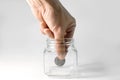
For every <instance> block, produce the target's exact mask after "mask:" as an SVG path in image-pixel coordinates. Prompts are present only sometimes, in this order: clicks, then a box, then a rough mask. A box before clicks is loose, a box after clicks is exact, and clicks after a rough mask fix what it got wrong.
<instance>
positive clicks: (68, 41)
mask: <svg viewBox="0 0 120 80" xmlns="http://www.w3.org/2000/svg"><path fill="white" fill-rule="evenodd" d="M56 45H61V46H69V47H70V46H74V40H73V38H64V40H55V39H47V48H55V46H56Z"/></svg>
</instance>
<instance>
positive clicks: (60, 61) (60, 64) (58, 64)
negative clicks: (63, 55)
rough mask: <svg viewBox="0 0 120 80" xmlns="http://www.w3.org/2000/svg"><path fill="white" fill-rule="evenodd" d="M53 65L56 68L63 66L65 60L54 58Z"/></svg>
mask: <svg viewBox="0 0 120 80" xmlns="http://www.w3.org/2000/svg"><path fill="white" fill-rule="evenodd" d="M55 64H56V65H57V66H63V65H64V64H65V59H63V60H60V59H59V58H58V57H56V58H55Z"/></svg>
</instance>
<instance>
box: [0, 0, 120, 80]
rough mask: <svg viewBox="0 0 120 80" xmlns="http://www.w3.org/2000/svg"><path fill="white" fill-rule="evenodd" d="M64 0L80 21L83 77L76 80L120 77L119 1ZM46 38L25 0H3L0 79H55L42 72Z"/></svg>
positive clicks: (78, 43) (78, 41)
mask: <svg viewBox="0 0 120 80" xmlns="http://www.w3.org/2000/svg"><path fill="white" fill-rule="evenodd" d="M61 1H62V3H63V4H64V5H65V7H66V8H67V9H68V10H69V11H70V12H71V14H72V15H73V16H74V17H75V18H76V20H77V28H76V31H75V36H74V38H75V44H76V47H77V49H78V53H79V64H80V65H81V66H82V68H83V71H81V72H83V74H82V75H83V76H81V77H80V78H78V79H75V80H120V77H119V76H120V68H119V67H120V36H119V35H120V24H119V22H120V15H119V14H120V11H119V8H120V5H119V4H120V1H119V0H76V1H75V0H61ZM45 40H46V37H44V36H43V35H41V34H40V32H39V24H38V22H37V20H36V19H35V18H34V17H33V15H32V14H31V11H30V9H29V6H28V5H27V3H26V2H25V0H10V1H8V0H0V80H46V79H49V80H52V79H51V78H49V77H47V76H45V75H44V74H43V67H42V66H43V62H42V58H43V57H42V54H43V50H44V48H45V45H46V44H45ZM96 65H97V67H96ZM95 68H97V69H95ZM100 70H102V73H101V71H100ZM85 72H86V73H85ZM94 72H95V73H94ZM99 73H100V75H99ZM96 74H98V75H96ZM101 74H102V75H101ZM55 80H58V79H55Z"/></svg>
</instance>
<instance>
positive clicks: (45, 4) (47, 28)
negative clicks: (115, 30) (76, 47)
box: [27, 0, 76, 59]
mask: <svg viewBox="0 0 120 80" xmlns="http://www.w3.org/2000/svg"><path fill="white" fill-rule="evenodd" d="M27 2H28V4H29V5H30V7H31V10H32V12H33V15H34V16H35V17H36V18H37V19H38V21H39V23H40V31H41V32H42V34H44V35H47V36H48V37H49V38H52V39H55V41H56V52H57V55H58V58H59V59H64V58H65V55H66V53H67V48H66V47H65V44H64V38H72V37H73V34H74V30H75V26H76V21H75V18H74V17H72V16H71V14H70V13H69V12H68V11H67V10H66V9H65V8H64V6H63V5H62V4H61V3H60V1H59V0H27Z"/></svg>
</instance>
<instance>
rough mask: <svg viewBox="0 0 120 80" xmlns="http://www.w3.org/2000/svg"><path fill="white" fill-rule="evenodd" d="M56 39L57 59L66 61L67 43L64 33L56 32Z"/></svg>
mask: <svg viewBox="0 0 120 80" xmlns="http://www.w3.org/2000/svg"><path fill="white" fill-rule="evenodd" d="M54 38H55V42H56V44H55V48H56V53H57V57H58V58H59V59H64V58H65V55H66V52H65V42H64V32H63V31H62V30H61V29H60V30H57V31H55V32H54Z"/></svg>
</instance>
